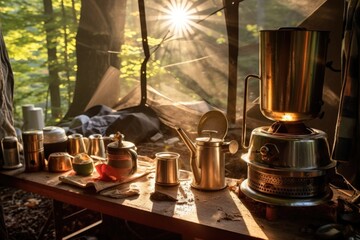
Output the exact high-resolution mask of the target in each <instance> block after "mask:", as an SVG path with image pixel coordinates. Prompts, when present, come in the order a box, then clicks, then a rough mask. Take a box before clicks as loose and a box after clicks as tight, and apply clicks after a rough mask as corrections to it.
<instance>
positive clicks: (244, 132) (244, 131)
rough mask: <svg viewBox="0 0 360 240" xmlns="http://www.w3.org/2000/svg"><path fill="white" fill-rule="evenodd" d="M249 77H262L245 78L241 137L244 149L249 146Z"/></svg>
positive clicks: (254, 76) (255, 76)
mask: <svg viewBox="0 0 360 240" xmlns="http://www.w3.org/2000/svg"><path fill="white" fill-rule="evenodd" d="M249 78H257V79H259V80H261V79H260V77H259V76H257V75H251V74H250V75H247V76H246V78H245V82H244V84H245V87H244V106H243V122H242V139H241V147H242V149H247V148H248V147H249V146H247V145H246V112H247V111H246V108H247V97H248V94H247V92H248V79H249Z"/></svg>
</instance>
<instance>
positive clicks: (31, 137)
mask: <svg viewBox="0 0 360 240" xmlns="http://www.w3.org/2000/svg"><path fill="white" fill-rule="evenodd" d="M22 138H23V142H24V160H25V171H26V172H36V171H41V170H43V169H44V168H45V156H44V135H43V131H41V130H31V131H25V132H23V134H22Z"/></svg>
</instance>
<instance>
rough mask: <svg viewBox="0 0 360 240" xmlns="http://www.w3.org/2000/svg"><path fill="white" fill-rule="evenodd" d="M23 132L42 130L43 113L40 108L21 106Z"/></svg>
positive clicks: (31, 105) (30, 105)
mask: <svg viewBox="0 0 360 240" xmlns="http://www.w3.org/2000/svg"><path fill="white" fill-rule="evenodd" d="M22 113H23V122H24V124H23V131H27V130H41V129H43V128H44V126H45V124H44V113H43V110H42V108H40V107H35V106H34V105H33V104H26V105H23V106H22Z"/></svg>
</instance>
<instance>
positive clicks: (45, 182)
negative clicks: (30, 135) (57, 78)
mask: <svg viewBox="0 0 360 240" xmlns="http://www.w3.org/2000/svg"><path fill="white" fill-rule="evenodd" d="M64 174H68V173H64ZM64 174H58V173H49V172H46V171H42V172H34V173H25V172H24V170H23V169H16V170H7V171H0V182H1V183H2V184H3V185H7V186H11V187H16V188H19V189H23V190H25V191H29V192H33V193H36V194H39V195H43V196H45V197H49V198H51V199H54V200H56V201H60V202H63V203H68V204H72V205H76V206H80V207H83V208H88V209H90V210H94V211H97V212H101V213H103V214H107V215H110V216H113V217H117V218H121V219H126V220H128V221H132V222H136V223H139V224H144V225H147V226H150V227H154V228H159V229H164V230H167V231H170V232H174V233H179V234H182V236H183V238H184V239H194V238H199V239H227V240H228V239H308V236H304V235H303V234H301V232H300V228H301V226H299V225H298V224H297V223H296V221H268V220H266V219H264V218H257V217H255V216H253V214H252V213H251V212H250V211H249V209H248V208H247V207H246V205H245V204H244V203H243V202H242V200H241V199H239V197H238V195H237V194H236V193H235V192H234V191H232V190H230V189H231V188H226V189H224V190H220V191H214V192H204V191H199V190H196V189H193V188H192V187H190V182H191V179H190V180H184V181H182V182H181V184H180V185H179V186H177V187H171V188H167V189H165V191H169V192H175V194H178V195H183V196H184V197H185V198H186V201H185V202H170V201H152V200H150V195H151V193H152V192H154V190H155V188H157V189H158V188H159V187H158V186H156V185H155V184H154V175H153V174H152V173H151V174H149V175H147V176H144V177H142V178H139V179H137V180H135V181H133V182H132V183H130V184H136V185H137V186H138V187H139V188H140V195H138V196H136V197H130V198H125V199H114V198H110V197H106V196H102V195H100V194H98V193H94V191H91V190H89V189H82V188H79V187H74V186H71V185H68V184H64V183H62V182H60V181H59V176H61V175H64ZM227 180H228V182H229V183H228V184H229V185H234V184H235V181H236V180H234V179H227ZM162 189H163V188H162ZM162 189H161V188H160V190H162Z"/></svg>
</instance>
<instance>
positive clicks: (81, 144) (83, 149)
mask: <svg viewBox="0 0 360 240" xmlns="http://www.w3.org/2000/svg"><path fill="white" fill-rule="evenodd" d="M88 145H89V139H88V138H86V137H83V135H82V134H79V133H74V134H71V135H70V136H68V146H67V149H68V153H69V154H70V155H73V156H75V155H77V154H79V153H87V152H88V151H87V150H88Z"/></svg>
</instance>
